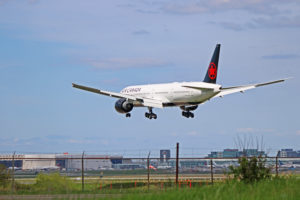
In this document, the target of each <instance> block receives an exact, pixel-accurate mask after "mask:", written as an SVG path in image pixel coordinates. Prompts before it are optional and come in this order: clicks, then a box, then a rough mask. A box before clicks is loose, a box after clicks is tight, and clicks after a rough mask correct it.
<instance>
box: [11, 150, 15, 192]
mask: <svg viewBox="0 0 300 200" xmlns="http://www.w3.org/2000/svg"><path fill="white" fill-rule="evenodd" d="M15 155H16V152H15V151H14V153H13V156H12V183H11V189H12V192H13V193H14V192H15Z"/></svg>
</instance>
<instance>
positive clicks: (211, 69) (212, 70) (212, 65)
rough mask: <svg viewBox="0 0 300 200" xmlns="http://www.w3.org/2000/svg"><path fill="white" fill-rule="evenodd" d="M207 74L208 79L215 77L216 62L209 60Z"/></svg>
mask: <svg viewBox="0 0 300 200" xmlns="http://www.w3.org/2000/svg"><path fill="white" fill-rule="evenodd" d="M208 76H209V78H210V79H212V80H214V79H216V78H217V67H216V64H215V63H213V62H211V63H210V65H209V68H208Z"/></svg>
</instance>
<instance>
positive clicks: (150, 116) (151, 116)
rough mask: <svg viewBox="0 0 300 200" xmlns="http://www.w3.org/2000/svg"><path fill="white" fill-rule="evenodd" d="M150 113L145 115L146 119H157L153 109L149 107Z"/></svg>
mask: <svg viewBox="0 0 300 200" xmlns="http://www.w3.org/2000/svg"><path fill="white" fill-rule="evenodd" d="M148 110H149V112H146V113H145V117H147V118H149V119H156V118H157V115H156V114H155V113H153V112H152V108H151V107H148Z"/></svg>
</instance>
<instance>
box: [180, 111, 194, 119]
mask: <svg viewBox="0 0 300 200" xmlns="http://www.w3.org/2000/svg"><path fill="white" fill-rule="evenodd" d="M182 116H184V117H186V118H190V117H191V118H194V113H192V112H190V111H182Z"/></svg>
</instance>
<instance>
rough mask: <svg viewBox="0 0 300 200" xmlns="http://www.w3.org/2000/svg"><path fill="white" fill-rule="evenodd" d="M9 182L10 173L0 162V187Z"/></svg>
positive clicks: (5, 185)
mask: <svg viewBox="0 0 300 200" xmlns="http://www.w3.org/2000/svg"><path fill="white" fill-rule="evenodd" d="M9 183H10V173H9V171H8V170H7V169H6V167H5V165H2V164H0V187H3V188H5V187H7V186H8V185H9Z"/></svg>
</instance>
